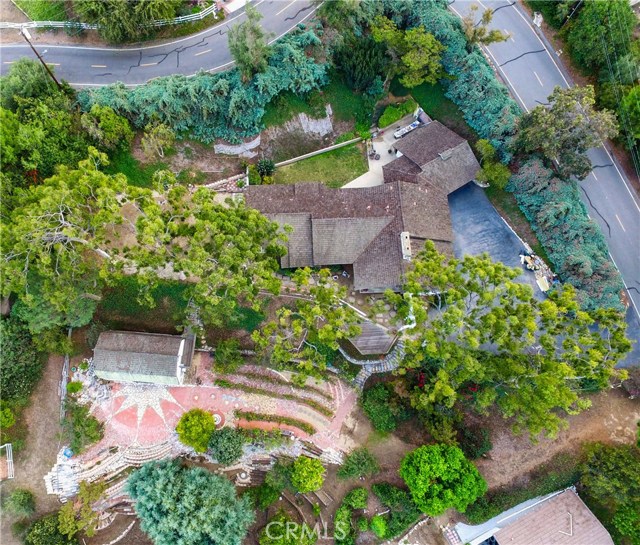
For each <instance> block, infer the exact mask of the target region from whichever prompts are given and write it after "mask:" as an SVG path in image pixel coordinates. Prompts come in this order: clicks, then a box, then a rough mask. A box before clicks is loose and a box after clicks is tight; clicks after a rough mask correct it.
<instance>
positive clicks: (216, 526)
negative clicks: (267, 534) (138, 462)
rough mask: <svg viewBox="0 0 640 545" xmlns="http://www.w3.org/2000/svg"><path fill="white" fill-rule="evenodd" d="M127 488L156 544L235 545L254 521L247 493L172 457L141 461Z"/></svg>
mask: <svg viewBox="0 0 640 545" xmlns="http://www.w3.org/2000/svg"><path fill="white" fill-rule="evenodd" d="M127 491H128V492H129V494H130V495H131V497H132V498H133V500H134V501H135V503H134V506H135V510H136V513H137V515H138V517H139V518H140V520H141V523H142V529H143V530H144V531H145V532H146V533H147V534H148V535H149V537H150V538H151V539H152V540H153V542H154V543H155V545H240V544H241V543H242V541H243V539H244V538H245V536H246V534H247V529H248V528H249V526H250V525H251V524H252V523H253V520H254V513H253V509H252V507H251V501H250V499H249V497H248V496H247V495H245V496H243V497H241V498H238V497H237V496H236V491H235V488H234V487H233V485H232V484H231V482H230V481H229V480H228V479H227V478H225V477H223V476H221V475H216V474H213V473H210V472H208V471H206V470H205V469H202V468H186V467H183V466H181V465H180V464H179V463H177V462H175V461H164V462H157V463H148V464H145V465H143V466H142V467H141V468H140V469H138V470H137V471H135V472H134V473H133V474H132V475H131V476H130V477H129V480H128V482H127Z"/></svg>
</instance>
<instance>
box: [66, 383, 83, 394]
mask: <svg viewBox="0 0 640 545" xmlns="http://www.w3.org/2000/svg"><path fill="white" fill-rule="evenodd" d="M80 390H82V382H80V381H79V380H74V381H72V382H69V383H68V384H67V393H68V394H77V393H78V392H79V391H80Z"/></svg>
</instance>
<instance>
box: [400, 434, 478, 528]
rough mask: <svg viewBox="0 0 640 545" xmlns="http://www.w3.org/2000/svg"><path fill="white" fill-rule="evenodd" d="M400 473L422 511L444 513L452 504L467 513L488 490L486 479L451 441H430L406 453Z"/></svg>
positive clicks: (429, 513)
mask: <svg viewBox="0 0 640 545" xmlns="http://www.w3.org/2000/svg"><path fill="white" fill-rule="evenodd" d="M400 476H401V477H402V478H403V479H404V482H405V483H406V485H407V486H408V487H409V492H411V497H412V498H413V501H414V502H415V504H416V505H417V506H418V507H419V508H420V510H422V512H423V513H426V514H427V515H430V516H432V517H437V516H439V515H442V513H444V512H445V511H446V510H447V509H449V508H451V507H453V508H455V509H457V510H458V511H460V512H461V513H464V512H465V511H466V509H467V507H468V506H469V505H470V504H471V503H473V502H474V501H476V500H477V499H478V498H479V497H480V496H482V495H483V494H484V493H485V492H486V491H487V483H486V482H485V480H484V479H483V478H482V476H481V475H480V473H479V472H478V470H477V468H476V466H474V465H473V464H472V463H471V462H469V460H467V459H466V458H465V457H464V454H463V453H462V451H461V450H460V449H459V448H458V447H455V446H451V445H428V446H423V447H420V448H417V449H416V450H414V451H412V452H410V453H409V454H407V455H406V456H405V457H404V459H403V460H402V464H401V465H400Z"/></svg>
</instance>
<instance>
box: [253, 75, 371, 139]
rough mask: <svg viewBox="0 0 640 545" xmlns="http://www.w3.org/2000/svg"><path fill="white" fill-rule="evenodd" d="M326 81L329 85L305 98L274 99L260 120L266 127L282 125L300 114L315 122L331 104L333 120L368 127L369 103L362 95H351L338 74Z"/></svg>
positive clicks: (287, 95) (285, 95)
mask: <svg viewBox="0 0 640 545" xmlns="http://www.w3.org/2000/svg"><path fill="white" fill-rule="evenodd" d="M329 77H330V82H329V84H328V85H326V86H325V87H323V88H322V89H320V90H318V91H313V92H312V93H309V95H307V96H300V95H295V94H293V93H290V92H286V93H281V94H280V95H278V96H277V97H275V98H274V99H273V100H272V101H271V102H269V104H267V106H266V108H265V114H264V116H263V118H262V121H263V123H264V124H265V126H266V127H275V126H278V125H282V124H283V123H286V122H287V121H289V120H290V119H291V118H292V117H294V116H296V115H298V114H301V113H304V114H307V115H309V116H311V117H315V118H320V117H324V116H325V105H326V104H331V110H332V111H333V117H334V118H335V119H336V120H337V121H353V122H355V123H358V122H364V123H366V125H367V126H368V124H369V123H368V116H369V114H370V113H371V110H372V104H370V101H368V100H367V99H366V98H365V97H364V96H363V95H362V94H359V93H354V91H353V90H352V89H351V88H350V87H349V86H348V85H347V84H346V83H344V81H343V80H342V78H341V76H340V75H339V74H336V73H335V72H334V73H331V74H330V75H329Z"/></svg>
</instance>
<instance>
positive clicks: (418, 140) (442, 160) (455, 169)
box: [382, 121, 480, 195]
mask: <svg viewBox="0 0 640 545" xmlns="http://www.w3.org/2000/svg"><path fill="white" fill-rule="evenodd" d="M394 147H395V149H396V150H397V151H399V152H400V153H402V156H401V157H399V158H398V159H396V160H395V161H392V162H391V163H388V164H386V165H385V166H384V167H383V168H382V171H383V175H384V176H385V179H386V180H389V181H395V180H402V179H405V180H406V181H411V182H413V181H417V182H418V183H419V184H422V183H425V182H428V183H430V184H431V185H433V186H434V187H437V188H438V189H441V190H442V191H444V192H445V193H446V194H447V195H448V194H449V193H453V192H454V191H455V190H456V189H460V188H461V187H462V186H463V185H465V184H467V183H468V182H470V181H471V180H473V179H474V178H475V176H476V174H477V173H478V170H480V165H479V164H478V161H477V160H476V157H475V155H474V154H473V151H472V150H471V147H470V146H469V143H468V142H467V141H466V140H465V139H464V138H462V137H461V136H459V135H458V134H456V133H455V132H453V131H452V130H450V129H448V128H447V127H445V126H444V125H442V124H441V123H439V122H438V121H431V122H430V123H428V124H427V125H423V126H421V127H419V128H417V129H416V130H414V131H412V132H410V133H409V134H407V135H406V136H404V137H402V138H400V139H399V140H398V141H397V142H396V143H395V144H394Z"/></svg>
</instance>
